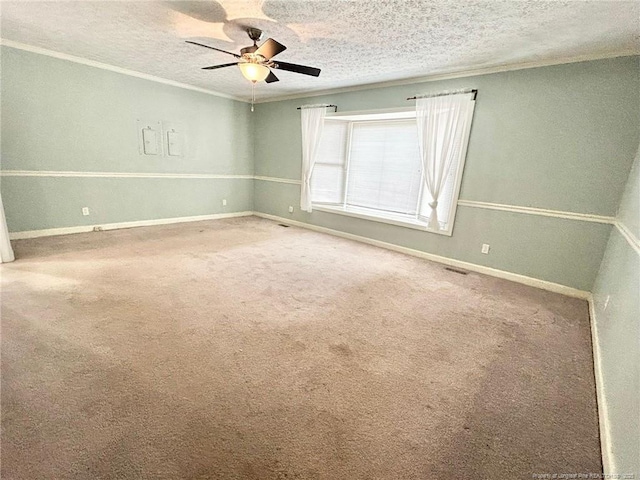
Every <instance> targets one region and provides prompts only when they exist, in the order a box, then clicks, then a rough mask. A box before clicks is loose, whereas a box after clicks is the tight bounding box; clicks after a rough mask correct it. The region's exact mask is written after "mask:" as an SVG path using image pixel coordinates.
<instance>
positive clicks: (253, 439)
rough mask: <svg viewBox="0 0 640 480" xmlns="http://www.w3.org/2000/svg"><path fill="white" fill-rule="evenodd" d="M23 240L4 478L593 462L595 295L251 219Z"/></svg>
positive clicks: (502, 468)
mask: <svg viewBox="0 0 640 480" xmlns="http://www.w3.org/2000/svg"><path fill="white" fill-rule="evenodd" d="M14 246H15V250H16V254H17V257H18V260H17V261H16V262H15V263H13V264H6V265H4V266H2V267H1V272H2V399H1V400H2V444H1V447H2V451H1V452H2V478H3V480H4V479H6V480H9V479H107V478H108V479H147V478H149V479H152V478H160V479H205V478H210V479H347V480H352V479H449V478H451V479H492V480H493V479H498V480H499V479H518V478H523V479H530V478H532V475H533V474H535V473H597V472H601V462H600V451H599V440H598V426H597V412H596V402H595V393H594V379H593V367H592V358H591V344H590V333H589V321H588V309H587V303H586V302H584V301H580V300H576V299H571V298H567V297H564V296H561V295H557V294H552V293H549V292H545V291H542V290H537V289H534V288H530V287H525V286H522V285H518V284H514V283H510V282H507V281H503V280H498V279H494V278H490V277H485V276H482V275H478V274H473V273H470V274H469V275H467V276H464V275H460V274H457V273H452V272H448V271H446V270H444V268H443V266H442V265H438V264H435V263H430V262H427V261H424V260H420V259H417V258H413V257H409V256H404V255H401V254H398V253H394V252H390V251H386V250H382V249H378V248H375V247H370V246H367V245H363V244H359V243H356V242H351V241H347V240H342V239H338V238H334V237H331V236H327V235H322V234H318V233H314V232H310V231H306V230H303V229H297V228H293V227H292V228H283V227H281V226H278V225H277V224H276V223H273V222H270V221H267V220H261V219H257V218H255V217H250V218H242V219H232V220H224V221H213V222H200V223H191V224H180V225H170V226H161V227H148V228H136V229H130V230H119V231H110V232H100V233H87V234H79V235H70V236H60V237H50V238H43V239H35V240H22V241H17V242H15V243H14Z"/></svg>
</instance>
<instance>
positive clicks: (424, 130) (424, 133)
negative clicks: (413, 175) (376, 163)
mask: <svg viewBox="0 0 640 480" xmlns="http://www.w3.org/2000/svg"><path fill="white" fill-rule="evenodd" d="M472 107H473V100H472V99H471V94H458V95H442V96H439V97H429V98H418V99H417V100H416V117H417V121H418V142H419V145H420V157H421V160H422V169H423V172H424V181H425V198H426V196H427V195H428V197H429V199H428V200H429V201H428V202H427V206H428V207H429V208H428V210H427V211H424V209H421V212H420V214H421V216H425V217H426V216H428V217H429V224H428V227H429V228H430V229H432V230H440V223H439V222H438V199H439V198H440V194H441V192H442V190H443V186H444V185H445V183H446V180H447V176H448V175H449V172H450V170H451V166H452V164H453V163H454V160H456V156H457V155H458V154H459V148H458V145H460V142H461V140H462V135H463V134H464V132H465V129H466V126H467V122H468V119H469V111H470V109H472Z"/></svg>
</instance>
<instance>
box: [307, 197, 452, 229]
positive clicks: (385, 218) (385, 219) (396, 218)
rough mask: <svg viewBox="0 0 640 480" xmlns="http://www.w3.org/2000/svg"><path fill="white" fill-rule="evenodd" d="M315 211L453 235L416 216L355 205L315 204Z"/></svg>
mask: <svg viewBox="0 0 640 480" xmlns="http://www.w3.org/2000/svg"><path fill="white" fill-rule="evenodd" d="M313 211H318V212H326V213H336V214H338V215H345V216H347V217H354V218H361V219H364V220H371V221H373V222H380V223H386V224H389V225H395V226H397V227H405V228H412V229H414V230H420V231H423V232H429V233H435V234H437V235H446V236H449V237H450V236H451V231H449V230H438V231H436V230H432V229H430V228H428V227H427V222H423V221H420V220H417V219H414V218H408V217H404V216H403V215H393V214H388V215H385V214H377V212H376V213H373V212H369V211H367V210H366V209H359V208H353V207H338V206H334V205H324V204H314V205H313Z"/></svg>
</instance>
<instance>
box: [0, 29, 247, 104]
mask: <svg viewBox="0 0 640 480" xmlns="http://www.w3.org/2000/svg"><path fill="white" fill-rule="evenodd" d="M0 45H2V46H5V47H10V48H15V49H17V50H24V51H26V52H31V53H37V54H39V55H45V56H47V57H53V58H57V59H59V60H67V61H69V62H74V63H79V64H81V65H87V66H89V67H94V68H99V69H102V70H108V71H110V72H115V73H120V74H122V75H127V76H129V77H136V78H141V79H143V80H149V81H151V82H156V83H162V84H164V85H169V86H172V87H177V88H183V89H185V90H192V91H194V92H199V93H205V94H207V95H213V96H214V97H221V98H227V99H229V100H235V101H237V102H242V103H248V102H247V100H246V99H243V98H240V97H235V96H233V95H227V94H226V93H221V92H216V91H214V90H207V89H206V88H200V87H195V86H193V85H189V84H186V83H181V82H176V81H174V80H169V79H166V78H161V77H156V76H155V75H149V74H147V73H142V72H136V71H135V70H129V69H127V68H121V67H116V66H115V65H109V64H107V63H101V62H96V61H94V60H88V59H86V58H82V57H76V56H74V55H69V54H66V53H61V52H55V51H53V50H47V49H46V48H41V47H35V46H33V45H27V44H26V43H20V42H14V41H13V40H7V39H6V38H0Z"/></svg>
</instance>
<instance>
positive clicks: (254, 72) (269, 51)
mask: <svg viewBox="0 0 640 480" xmlns="http://www.w3.org/2000/svg"><path fill="white" fill-rule="evenodd" d="M247 34H248V35H249V38H250V39H251V40H253V45H251V46H249V47H245V48H243V49H241V50H240V55H238V54H237V53H233V52H227V51H226V50H221V49H219V48H215V47H210V46H209V45H204V44H202V43H197V42H192V41H190V40H187V41H186V42H187V43H191V44H192V45H198V46H200V47H205V48H210V49H211V50H215V51H217V52H222V53H226V54H227V55H231V56H233V57H235V58H237V59H238V61H237V62H233V63H224V64H222V65H212V66H210V67H203V70H215V69H218V68H225V67H231V66H233V65H237V66H238V67H239V68H240V71H241V72H242V75H244V77H245V78H246V79H247V80H250V81H251V82H253V83H256V82H261V81H263V80H264V81H265V82H266V83H273V82H278V81H279V79H278V77H276V76H275V74H274V73H273V71H272V69H274V70H275V69H280V70H286V71H288V72H295V73H301V74H303V75H311V76H312V77H317V76H319V75H320V69H319V68H314V67H307V66H305V65H296V64H295V63H286V62H279V61H277V60H276V61H274V60H272V59H273V57H275V56H276V55H278V54H279V53H281V52H283V51H285V50H286V49H287V47H285V46H284V45H282V44H281V43H278V42H276V41H275V40H274V39H273V38H268V39H267V40H266V41H265V42H264V43H263V44H262V45H260V46H258V43H257V42H259V41H260V39H261V38H262V30H260V29H258V28H248V29H247Z"/></svg>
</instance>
